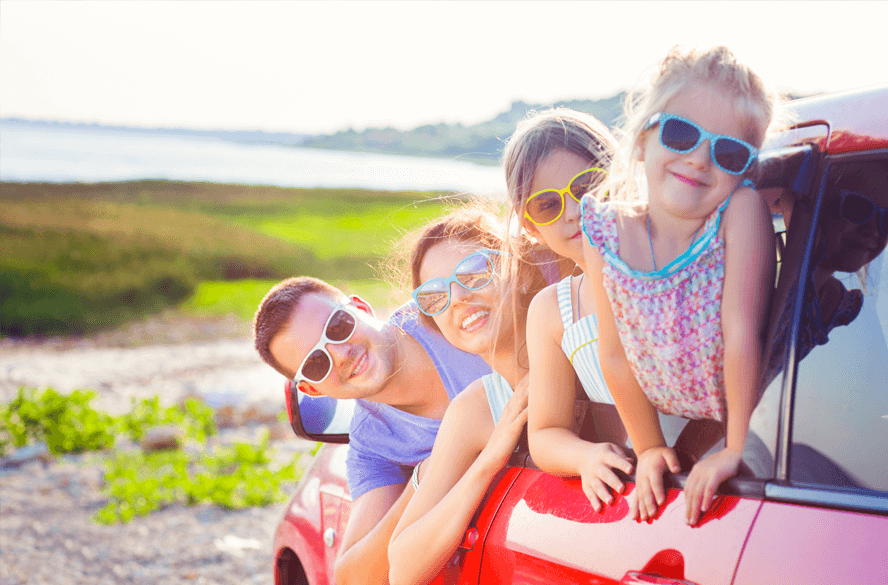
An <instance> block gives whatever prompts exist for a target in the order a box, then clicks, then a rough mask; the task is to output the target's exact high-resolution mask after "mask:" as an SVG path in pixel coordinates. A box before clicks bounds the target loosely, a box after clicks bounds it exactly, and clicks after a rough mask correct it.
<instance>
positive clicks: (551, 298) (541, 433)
mask: <svg viewBox="0 0 888 585" xmlns="http://www.w3.org/2000/svg"><path fill="white" fill-rule="evenodd" d="M563 332H564V330H563V329H562V325H561V314H560V312H559V310H558V296H557V291H556V287H555V285H552V286H550V287H548V288H546V289H544V290H543V291H542V292H540V293H539V294H538V295H537V296H536V297H534V299H533V301H532V302H531V304H530V309H529V311H528V315H527V351H528V355H529V360H530V400H529V409H528V410H529V412H528V427H527V428H528V440H529V443H530V454H531V456H532V457H533V460H534V463H536V464H537V465H538V466H539V468H540V469H542V470H544V471H548V472H550V473H553V474H555V475H562V476H570V475H574V476H576V475H579V476H580V478H581V482H582V486H583V492H584V493H585V494H586V497H588V498H589V501H590V502H591V503H592V507H593V508H595V510H596V511H600V510H601V502H606V503H608V504H610V503H611V502H613V496H612V495H611V493H610V491H609V490H608V486H610V487H611V488H612V489H614V490H615V491H616V492H622V491H623V488H624V485H623V482H622V481H620V479H619V478H618V477H617V475H616V474H615V473H614V472H613V470H612V469H611V468H615V469H620V470H622V471H624V472H626V473H631V471H632V463H631V461H630V460H629V458H627V457H626V455H625V454H624V453H623V451H622V449H620V448H619V447H617V446H616V445H614V444H612V443H590V442H588V441H584V440H582V439H580V438H579V437H578V436H577V435H576V434H575V433H574V432H573V430H572V426H573V423H574V400H575V387H574V370H573V367H572V366H571V365H570V361H568V359H567V357H566V356H565V355H564V352H563V351H562V350H561V343H560V340H561V335H562V334H563Z"/></svg>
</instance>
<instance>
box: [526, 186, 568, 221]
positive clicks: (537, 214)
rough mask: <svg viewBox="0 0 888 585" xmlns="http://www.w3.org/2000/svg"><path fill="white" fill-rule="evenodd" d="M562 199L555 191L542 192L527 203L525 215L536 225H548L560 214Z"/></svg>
mask: <svg viewBox="0 0 888 585" xmlns="http://www.w3.org/2000/svg"><path fill="white" fill-rule="evenodd" d="M563 201H564V199H562V198H561V194H560V193H558V192H557V191H543V192H542V193H539V194H537V195H536V196H535V197H534V198H532V199H530V200H528V202H527V215H529V216H530V218H531V219H532V220H533V221H535V222H536V223H549V222H551V221H553V220H554V219H555V218H556V217H558V215H559V214H560V213H561V203H562V202H563Z"/></svg>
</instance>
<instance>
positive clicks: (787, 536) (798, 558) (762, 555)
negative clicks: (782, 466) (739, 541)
mask: <svg viewBox="0 0 888 585" xmlns="http://www.w3.org/2000/svg"><path fill="white" fill-rule="evenodd" d="M749 536H750V537H749V543H748V544H747V545H746V550H744V552H743V558H742V559H741V561H740V565H739V567H738V569H737V577H736V578H735V580H734V585H760V584H761V583H778V582H779V583H781V585H784V584H785V585H809V584H811V583H854V584H855V585H867V584H871V585H884V584H885V583H888V518H886V517H884V516H877V515H873V514H862V513H857V512H849V511H843V510H831V509H822V508H816V507H813V506H801V505H797V504H787V503H782V502H765V503H764V505H763V506H762V509H761V511H760V512H759V514H758V518H756V522H755V526H754V527H753V529H752V532H751V533H750V535H749Z"/></svg>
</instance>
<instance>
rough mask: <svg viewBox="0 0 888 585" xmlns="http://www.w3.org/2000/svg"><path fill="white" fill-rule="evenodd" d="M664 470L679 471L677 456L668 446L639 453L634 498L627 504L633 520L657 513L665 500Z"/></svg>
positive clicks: (649, 516) (650, 517)
mask: <svg viewBox="0 0 888 585" xmlns="http://www.w3.org/2000/svg"><path fill="white" fill-rule="evenodd" d="M666 471H671V472H672V473H678V472H680V471H681V465H680V464H679V462H678V456H677V455H676V454H675V451H673V450H672V449H670V448H669V447H651V448H650V449H648V450H647V451H645V452H644V453H642V454H641V455H639V457H638V467H637V469H636V472H635V498H633V499H632V501H631V503H630V506H629V513H630V517H631V518H632V519H633V520H644V521H647V520H652V519H653V518H654V517H655V516H656V515H657V510H658V508H659V507H660V506H662V505H663V502H665V501H666V490H665V489H664V488H663V474H664V473H666Z"/></svg>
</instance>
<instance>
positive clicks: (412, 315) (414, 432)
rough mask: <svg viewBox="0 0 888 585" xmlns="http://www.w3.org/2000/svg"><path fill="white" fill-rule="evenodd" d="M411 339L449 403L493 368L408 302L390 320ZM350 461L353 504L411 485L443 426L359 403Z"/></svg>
mask: <svg viewBox="0 0 888 585" xmlns="http://www.w3.org/2000/svg"><path fill="white" fill-rule="evenodd" d="M389 323H391V324H393V325H395V326H397V327H400V328H401V329H403V330H404V331H405V332H406V333H408V334H409V335H410V336H411V337H413V338H414V339H415V340H416V341H418V342H419V344H420V345H421V346H422V348H423V349H424V350H425V351H426V353H428V354H429V357H430V358H432V362H433V363H434V364H435V369H436V370H438V374H439V375H440V376H441V381H442V382H443V383H444V388H445V389H446V390H447V395H448V396H449V397H450V398H451V400H452V399H453V398H454V397H455V396H456V395H457V394H459V393H460V392H462V391H463V389H465V387H466V386H468V385H469V384H471V383H472V382H474V381H475V380H477V379H478V378H480V377H481V376H483V375H484V374H489V373H490V366H488V365H487V363H486V362H485V361H484V360H482V359H481V358H480V357H478V356H477V355H474V354H470V353H466V352H464V351H460V350H458V349H456V348H455V347H454V346H452V345H451V344H450V343H449V342H448V341H447V340H446V339H444V337H443V336H442V335H441V334H440V333H438V332H436V331H432V330H431V329H428V328H427V327H425V326H424V325H422V324H421V322H420V321H419V309H418V308H417V306H416V303H414V302H413V301H410V302H409V303H407V304H405V305H403V306H401V307H400V308H399V309H398V310H397V311H395V313H394V314H393V315H392V316H391V318H390V319H389ZM355 402H356V405H355V414H354V417H353V418H352V423H351V432H350V433H349V450H348V458H347V460H346V468H347V475H348V489H349V491H350V492H351V497H352V499H357V498H358V497H360V496H362V495H363V494H365V493H367V492H369V491H370V490H373V489H376V488H379V487H384V486H387V485H392V484H402V483H407V480H408V479H409V478H410V474H411V472H412V470H413V466H414V465H416V464H417V463H419V462H420V461H422V460H423V459H425V458H427V457H428V456H429V455H430V454H431V452H432V445H433V444H434V443H435V436H436V435H437V434H438V427H439V426H440V425H441V421H440V420H437V419H433V418H426V417H424V416H417V415H415V414H410V413H407V412H404V411H402V410H398V409H397V408H394V407H392V406H389V405H387V404H380V403H378V402H370V401H368V400H356V401H355Z"/></svg>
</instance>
